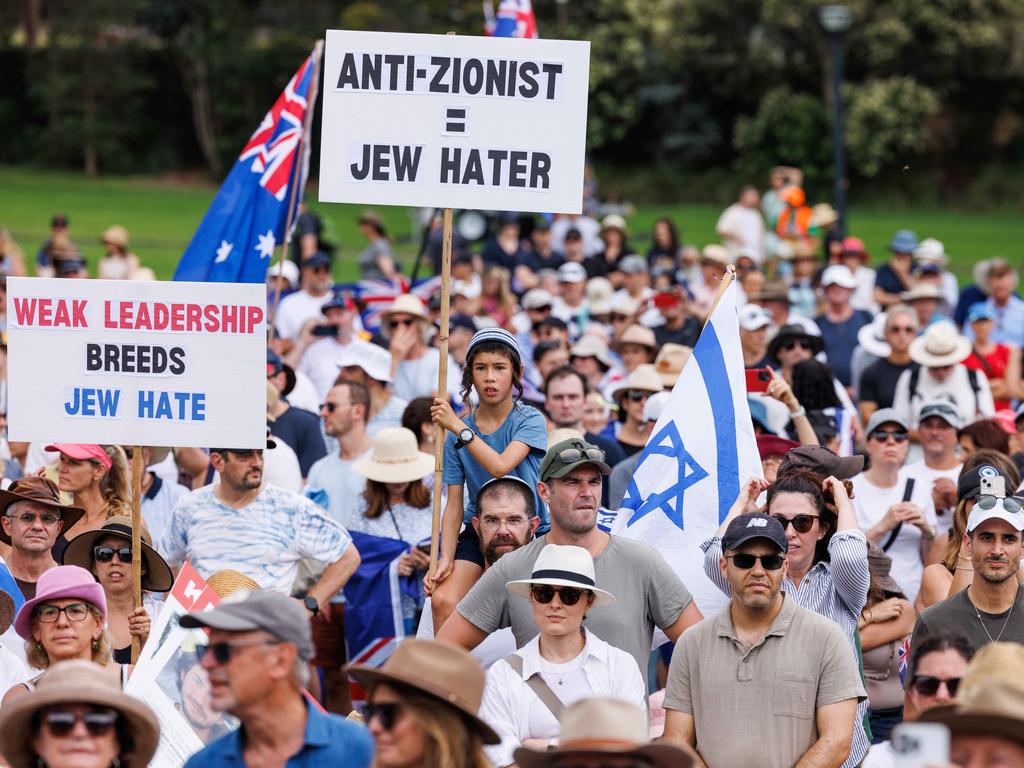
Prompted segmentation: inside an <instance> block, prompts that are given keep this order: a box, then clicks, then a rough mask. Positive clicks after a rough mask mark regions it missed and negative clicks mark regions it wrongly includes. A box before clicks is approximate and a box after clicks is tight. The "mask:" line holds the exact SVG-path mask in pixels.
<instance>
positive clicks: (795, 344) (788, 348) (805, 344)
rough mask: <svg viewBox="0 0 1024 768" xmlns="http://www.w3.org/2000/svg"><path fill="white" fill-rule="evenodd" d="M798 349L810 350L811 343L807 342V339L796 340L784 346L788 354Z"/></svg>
mask: <svg viewBox="0 0 1024 768" xmlns="http://www.w3.org/2000/svg"><path fill="white" fill-rule="evenodd" d="M797 347H800V349H807V350H810V348H811V342H809V341H806V340H805V339H794V340H793V341H787V342H786V343H785V344H783V345H782V348H783V349H784V350H786V351H787V352H790V351H792V350H794V349H796V348H797Z"/></svg>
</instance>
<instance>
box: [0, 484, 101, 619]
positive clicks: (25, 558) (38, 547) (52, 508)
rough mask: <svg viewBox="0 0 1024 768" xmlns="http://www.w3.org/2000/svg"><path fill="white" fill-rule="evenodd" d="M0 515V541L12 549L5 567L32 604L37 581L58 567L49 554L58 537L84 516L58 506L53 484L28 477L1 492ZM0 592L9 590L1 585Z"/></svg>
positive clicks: (70, 508) (75, 510) (65, 507)
mask: <svg viewBox="0 0 1024 768" xmlns="http://www.w3.org/2000/svg"><path fill="white" fill-rule="evenodd" d="M0 514H2V515H3V522H2V523H0V525H2V526H3V527H2V529H0V541H2V542H3V543H4V544H7V545H8V546H10V548H11V554H10V555H9V556H8V557H7V559H6V562H7V567H8V568H9V569H10V572H11V576H13V577H14V581H15V582H16V583H17V586H18V589H19V590H20V591H21V594H22V595H24V596H25V599H26V600H31V599H32V598H34V597H35V596H36V582H38V581H39V577H40V576H42V575H43V574H44V573H45V572H46V571H48V570H50V569H51V568H55V567H56V566H57V561H56V560H54V559H53V554H52V552H51V550H52V548H53V544H54V542H55V541H56V540H57V536H58V535H59V534H60V532H61V531H62V530H67V529H68V528H70V527H71V526H72V525H74V524H75V523H76V522H78V520H79V518H81V517H82V515H83V514H84V512H83V510H82V509H80V508H79V507H67V506H64V505H63V504H61V501H60V492H59V491H58V490H57V486H56V485H54V484H53V482H51V481H50V480H47V479H45V478H42V477H37V476H30V477H23V478H21V479H19V480H15V481H14V482H13V483H11V486H10V487H9V488H8V489H7V490H6V491H0ZM0 588H3V589H7V588H8V586H7V585H6V584H3V583H0Z"/></svg>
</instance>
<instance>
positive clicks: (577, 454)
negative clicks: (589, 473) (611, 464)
mask: <svg viewBox="0 0 1024 768" xmlns="http://www.w3.org/2000/svg"><path fill="white" fill-rule="evenodd" d="M558 458H560V459H561V460H562V462H563V463H564V464H575V463H576V462H577V461H582V460H583V459H584V458H586V459H589V460H590V461H604V451H602V450H601V449H600V448H565V449H563V450H561V451H559V452H558Z"/></svg>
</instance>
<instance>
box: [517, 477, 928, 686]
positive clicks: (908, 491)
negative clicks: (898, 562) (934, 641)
mask: <svg viewBox="0 0 1024 768" xmlns="http://www.w3.org/2000/svg"><path fill="white" fill-rule="evenodd" d="M913 495H914V478H912V477H908V478H907V484H906V485H904V486H903V503H906V502H908V501H910V497H911V496H913ZM902 529H903V521H902V520H901V521H900V522H898V523H896V527H895V528H893V529H892V530H891V531H890V532H889V538H888V539H886V540H885V544H883V545H882V551H883V552H888V551H889V547H891V546H892V545H893V542H895V541H896V537H897V536H899V535H900V531H901V530H902ZM520 674H522V673H520Z"/></svg>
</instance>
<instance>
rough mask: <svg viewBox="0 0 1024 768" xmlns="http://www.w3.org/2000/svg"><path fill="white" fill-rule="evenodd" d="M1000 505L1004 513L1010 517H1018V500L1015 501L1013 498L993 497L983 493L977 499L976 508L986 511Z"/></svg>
mask: <svg viewBox="0 0 1024 768" xmlns="http://www.w3.org/2000/svg"><path fill="white" fill-rule="evenodd" d="M1000 505H1001V506H1002V508H1003V511H1004V512H1009V513H1010V514H1011V515H1019V514H1020V513H1021V503H1020V500H1019V499H1015V498H1014V497H1013V496H1006V497H1003V496H993V495H991V494H988V493H985V494H982V495H981V496H979V497H978V501H977V506H979V507H981V508H982V509H984V510H986V511H988V510H990V509H995V508H996V507H997V506H1000Z"/></svg>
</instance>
